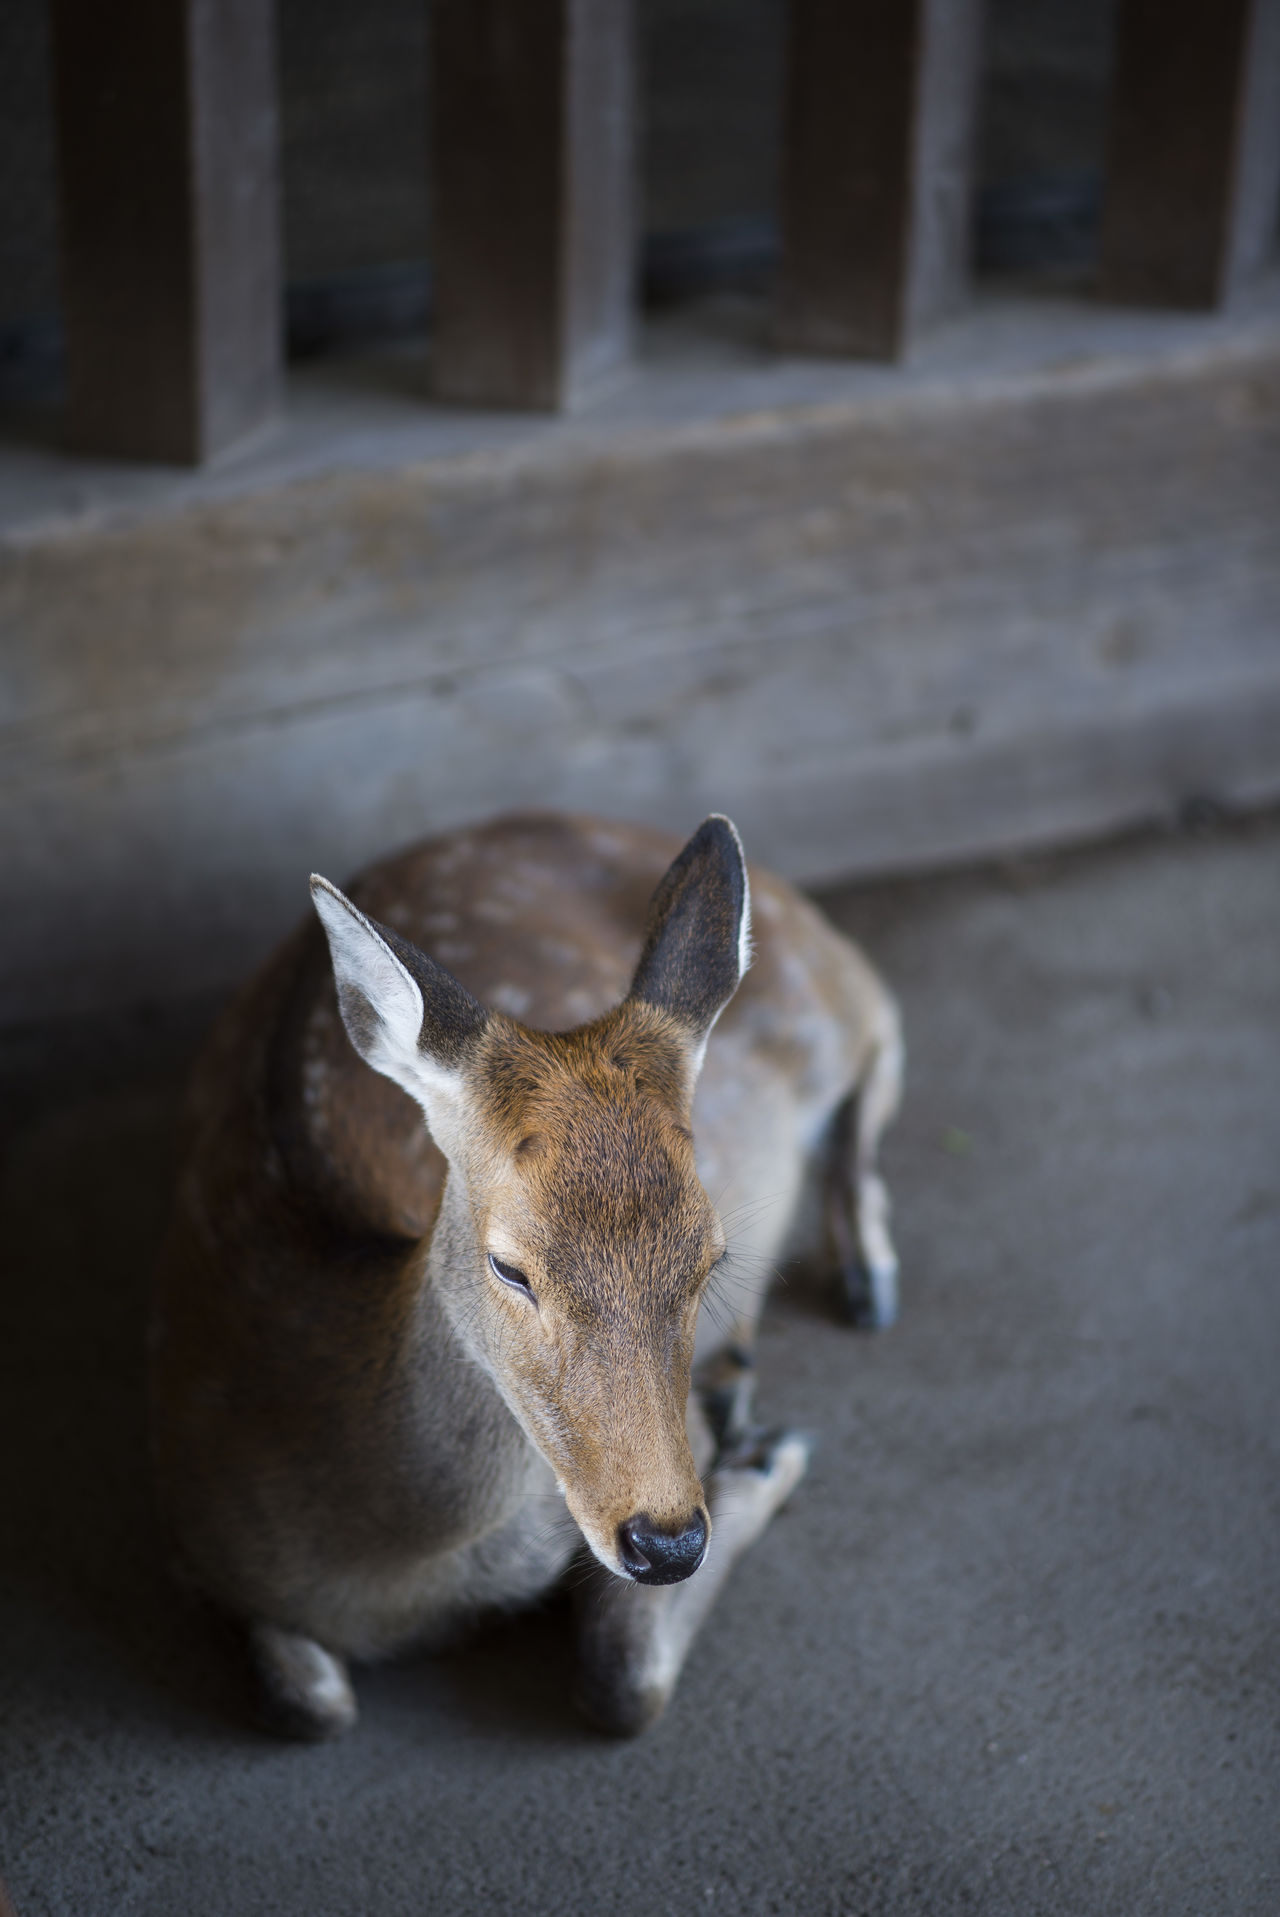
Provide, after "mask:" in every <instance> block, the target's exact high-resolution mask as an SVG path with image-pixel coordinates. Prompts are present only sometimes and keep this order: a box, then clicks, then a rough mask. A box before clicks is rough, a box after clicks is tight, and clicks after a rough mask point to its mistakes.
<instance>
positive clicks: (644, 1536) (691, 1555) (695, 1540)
mask: <svg viewBox="0 0 1280 1917" xmlns="http://www.w3.org/2000/svg"><path fill="white" fill-rule="evenodd" d="M706 1549H707V1520H706V1517H705V1515H704V1514H703V1513H702V1512H701V1511H695V1512H694V1514H693V1516H692V1517H691V1518H690V1520H689V1522H688V1523H687V1524H686V1525H685V1526H684V1527H683V1529H682V1530H679V1531H674V1532H673V1531H662V1530H659V1529H658V1527H657V1526H656V1525H655V1523H654V1521H653V1519H652V1518H651V1517H650V1516H649V1515H648V1513H647V1512H644V1511H641V1512H639V1513H638V1514H637V1515H636V1516H635V1517H634V1518H627V1519H626V1521H625V1522H624V1523H622V1524H620V1525H619V1526H618V1555H619V1557H620V1558H621V1559H622V1562H623V1564H624V1565H625V1566H626V1568H627V1570H628V1571H629V1572H630V1573H631V1576H632V1577H633V1578H634V1579H635V1581H636V1583H637V1584H678V1583H679V1582H680V1580H681V1578H687V1577H690V1576H692V1574H693V1572H695V1571H696V1570H697V1568H698V1566H699V1565H700V1564H701V1563H702V1560H703V1557H704V1556H705V1555H706Z"/></svg>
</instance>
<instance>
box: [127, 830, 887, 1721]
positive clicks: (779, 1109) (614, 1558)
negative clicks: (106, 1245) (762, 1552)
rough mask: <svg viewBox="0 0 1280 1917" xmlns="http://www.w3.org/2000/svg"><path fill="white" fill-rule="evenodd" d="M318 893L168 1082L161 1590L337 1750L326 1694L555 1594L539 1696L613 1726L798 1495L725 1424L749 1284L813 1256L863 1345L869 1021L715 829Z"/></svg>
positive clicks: (808, 906)
mask: <svg viewBox="0 0 1280 1917" xmlns="http://www.w3.org/2000/svg"><path fill="white" fill-rule="evenodd" d="M312 896H313V900H314V905H315V917H313V918H309V919H308V921H307V922H305V923H304V924H303V925H301V926H300V927H299V928H298V929H297V930H296V931H295V932H294V933H293V935H292V936H291V937H289V938H288V939H287V940H286V941H285V943H284V944H283V945H282V946H281V947H280V948H279V949H278V950H277V951H276V953H275V954H274V956H273V957H272V958H270V959H269V960H268V962H267V963H266V965H265V967H264V968H263V969H262V970H261V971H260V972H259V973H258V974H257V975H256V976H255V977H254V978H253V979H252V980H251V981H250V983H249V984H248V985H247V986H246V987H245V988H244V989H243V990H242V992H241V993H240V995H239V996H238V997H237V998H236V999H235V1000H234V1001H233V1002H232V1004H231V1005H230V1007H229V1009H228V1010H227V1011H226V1012H225V1013H224V1015H223V1016H222V1018H221V1020H220V1022H219V1023H218V1024H217V1025H216V1027H215V1029H214V1031H213V1033H212V1035H211V1037H210V1039H209V1040H208V1041H207V1045H206V1048H205V1050H204V1052H203V1054H202V1056H201V1057H200V1059H199V1060H198V1062H197V1065H196V1068H195V1070H194V1074H193V1078H192V1082H191V1086H190V1091H189V1098H188V1106H187V1115H186V1127H187V1144H186V1149H185V1154H184V1158H183V1162H182V1169H181V1171H180V1174H179V1177H178V1180H177V1187H176V1194H175V1198H174V1204H173V1211H172V1219H171V1223H170V1226H169V1230H168V1234H167V1238H166V1240H165V1244H164V1248H163V1251H162V1255H161V1258H160V1261H159V1268H158V1271H157V1275H156V1281H155V1287H154V1296H153V1308H152V1317H151V1326H150V1340H149V1343H150V1353H149V1396H150V1436H151V1451H152V1458H153V1464H154V1476H155V1484H156V1490H157V1495H158V1499H159V1505H160V1510H161V1513H162V1515H163V1518H164V1521H165V1523H166V1526H167V1529H168V1534H169V1536H170V1538H171V1540H172V1547H173V1551H174V1562H175V1569H177V1570H178V1571H179V1573H180V1575H181V1576H182V1577H183V1578H184V1579H185V1580H186V1581H187V1583H188V1584H190V1585H193V1586H194V1587H195V1589H196V1591H197V1592H198V1593H199V1594H200V1595H201V1597H202V1598H203V1599H204V1600H205V1601H208V1602H211V1603H212V1604H213V1605H214V1606H215V1607H217V1608H218V1609H219V1610H220V1611H221V1612H223V1613H224V1614H227V1615H229V1616H230V1617H231V1618H232V1619H234V1620H235V1621H236V1623H237V1625H238V1626H239V1627H240V1628H241V1630H242V1632H243V1641H244V1642H245V1644H246V1646H247V1651H248V1656H249V1660H250V1664H251V1667H252V1670H253V1672H254V1674H255V1678H256V1686H257V1690H256V1695H257V1697H258V1699H259V1706H260V1710H261V1713H262V1715H263V1717H264V1718H265V1720H266V1721H267V1723H268V1724H269V1725H270V1726H271V1727H272V1728H273V1729H276V1730H278V1731H280V1732H281V1733H283V1734H285V1735H291V1736H296V1737H302V1738H323V1737H331V1736H334V1735H337V1734H339V1733H341V1732H344V1731H347V1730H349V1729H350V1728H351V1726H352V1725H353V1724H354V1723H355V1722H356V1718H357V1702H356V1696H355V1690H354V1685H353V1680H352V1675H351V1670H352V1666H353V1664H354V1665H359V1664H361V1663H366V1662H369V1661H372V1660H378V1659H384V1658H390V1657H394V1656H396V1655H399V1654H402V1653H405V1652H407V1651H410V1650H418V1649H423V1650H428V1651H429V1650H432V1649H438V1648H440V1647H443V1646H446V1645H448V1644H450V1643H452V1642H454V1641H456V1639H457V1638H458V1636H459V1635H460V1633H462V1632H465V1631H468V1630H470V1629H472V1628H474V1627H475V1626H476V1625H477V1624H478V1623H480V1622H482V1621H483V1620H484V1619H486V1618H490V1617H493V1616H495V1615H500V1614H503V1613H512V1612H516V1611H519V1610H521V1609H522V1608H526V1607H530V1606H533V1605H536V1604H538V1603H539V1602H541V1601H542V1600H544V1599H545V1598H546V1597H548V1596H549V1594H551V1593H553V1592H554V1591H556V1590H557V1589H559V1588H561V1587H563V1586H566V1585H570V1586H573V1587H574V1594H573V1598H572V1603H573V1607H574V1616H575V1658H576V1665H575V1669H576V1678H575V1693H574V1695H575V1702H576V1703H577V1705H578V1706H579V1708H580V1709H581V1710H582V1712H583V1713H584V1715H585V1716H586V1718H587V1719H588V1720H589V1721H590V1722H591V1723H592V1724H594V1725H596V1726H598V1727H599V1728H600V1729H602V1730H604V1731H606V1732H610V1733H614V1734H617V1735H631V1734H633V1733H635V1732H637V1731H639V1730H640V1729H642V1728H643V1727H644V1726H645V1725H647V1724H649V1723H651V1722H652V1721H653V1720H654V1719H655V1718H656V1717H657V1716H658V1715H659V1713H660V1712H661V1711H662V1710H663V1708H664V1707H665V1706H666V1704H667V1702H668V1700H669V1699H670V1697H671V1694H672V1691H673V1688H674V1686H675V1683H676V1680H677V1678H678V1676H679V1673H680V1670H681V1667H682V1665H683V1664H684V1661H685V1658H686V1655H687V1653H688V1652H689V1649H690V1646H691V1645H692V1643H693V1641H694V1638H695V1636H696V1635H697V1633H698V1631H699V1629H700V1628H701V1626H702V1624H703V1622H704V1620H705V1619H706V1617H707V1615H708V1613H709V1611H710V1609H711V1607H712V1604H713V1602H714V1600H715V1597H716V1595H717V1593H718V1591H719V1590H720V1589H721V1587H722V1586H723V1584H724V1581H725V1579H726V1578H727V1577H728V1575H729V1573H730V1571H731V1570H732V1568H733V1566H734V1564H735V1563H736V1561H737V1560H738V1559H739V1558H740V1557H741V1555H742V1553H743V1552H744V1551H746V1550H747V1548H748V1547H749V1546H750V1545H752V1544H753V1543H754V1542H755V1540H756V1539H757V1538H759V1537H760V1535H761V1534H762V1532H763V1531H764V1530H765V1528H766V1527H767V1525H768V1524H769V1522H770V1520H771V1518H772V1517H773V1516H774V1514H775V1513H776V1512H777V1511H778V1510H779V1509H780V1507H781V1506H782V1505H783V1504H784V1503H785V1502H786V1501H787V1499H788V1498H789V1497H790V1496H791V1494H792V1493H793V1491H794V1490H795V1488H796V1486H797V1485H798V1483H799V1482H800V1480H801V1478H802V1477H803V1476H804V1473H805V1471H806V1469H807V1466H808V1462H809V1457H810V1448H811V1440H810V1438H809V1437H808V1435H806V1434H805V1433H804V1432H802V1431H799V1430H795V1429H791V1428H776V1429H767V1430H766V1429H763V1428H761V1427H759V1426H757V1425H756V1424H755V1423H754V1422H753V1389H752V1388H753V1383H754V1357H753V1348H754V1343H755V1336H756V1329H757V1325H758V1322H759V1318H760V1313H761V1308H762V1305H763V1302H764V1297H765V1292H766V1290H767V1288H768V1283H769V1280H770V1276H771V1275H772V1274H773V1272H774V1271H775V1270H776V1269H777V1268H778V1267H779V1266H781V1265H782V1264H784V1263H785V1262H787V1261H788V1260H789V1259H791V1258H792V1257H795V1256H800V1255H802V1254H816V1255H818V1256H820V1257H822V1258H824V1259H825V1260H827V1262H828V1263H829V1264H830V1265H831V1267H832V1270H833V1273H834V1277H835V1280H836V1283H837V1286H838V1290H839V1295H840V1297H841V1298H842V1300H843V1305H844V1310H845V1312H846V1315H847V1316H848V1317H849V1318H850V1319H851V1320H852V1321H853V1322H854V1323H855V1324H861V1325H865V1326H867V1327H883V1326H887V1325H889V1324H891V1323H892V1322H893V1319H894V1317H895V1314H896V1308H897V1259H896V1255H895V1252H894V1248H893V1244H892V1240H891V1237H890V1231H889V1201H888V1195H887V1192H886V1189H885V1186H884V1183H883V1181H882V1179H881V1177H880V1175H879V1173H878V1171H877V1147H878V1144H879V1141H880V1138H881V1135H882V1133H883V1131H884V1129H885V1127H886V1125H887V1124H888V1123H889V1121H890V1120H891V1119H892V1117H893V1116H894V1114H895V1111H896V1109H897V1106H898V1102H899V1097H900V1089H901V1080H902V1063H903V1044H902V1033H901V1024H900V1018H899V1014H898V1010H897V1006H896V1003H895V1000H894V998H893V996H892V995H891V993H890V992H889V990H888V988H887V987H886V986H885V984H884V983H883V982H882V981H881V979H880V978H879V976H878V975H877V973H876V972H875V971H874V970H873V968H872V966H871V965H870V963H869V962H868V960H867V959H866V958H865V957H864V956H863V954H862V952H861V951H860V950H859V949H858V948H857V947H856V946H855V945H854V944H853V943H852V942H851V941H850V940H848V939H846V938H845V937H843V936H842V935H841V934H839V933H838V932H837V931H836V930H835V929H834V928H833V927H832V925H831V924H830V923H829V921H828V920H826V919H825V918H824V917H823V916H822V914H821V913H820V912H819V911H818V909H817V908H816V907H815V906H814V905H813V904H812V903H810V902H809V901H808V900H807V899H806V898H804V897H803V896H802V895H801V894H800V892H799V891H797V890H795V889H794V888H793V887H792V886H791V885H790V884H788V883H787V882H786V881H784V880H783V879H781V878H778V877H776V876H774V875H773V874H771V873H770V872H768V871H764V870H760V869H756V868H753V869H752V870H751V871H750V872H748V867H747V864H746V860H745V857H744V854H743V849H742V844H741V841H740V839H739V837H738V834H737V831H736V829H735V828H734V826H733V825H732V823H731V822H730V821H729V820H728V819H727V818H725V817H722V816H720V815H718V814H717V815H713V816H712V817H710V818H708V819H707V820H705V821H704V823H703V824H702V825H701V826H700V827H699V828H698V830H697V831H696V832H695V833H694V835H693V836H692V838H690V839H689V841H688V842H687V844H685V845H684V847H683V849H680V848H679V847H678V843H677V842H675V841H672V840H671V839H669V838H668V837H667V836H666V835H665V834H663V833H661V832H659V831H656V830H652V829H649V828H647V827H640V826H632V825H621V824H615V823H612V822H605V821H601V820H598V819H593V818H587V817H579V816H572V815H562V814H552V813H528V814H516V815H512V816H507V817H503V818H499V819H496V820H493V821H491V822H489V823H487V824H484V825H481V826H477V827H472V828H470V829H466V830H457V831H454V832H451V833H445V834H443V835H441V836H438V837H436V838H433V839H429V840H426V841H423V842H420V843H418V844H416V845H414V846H412V847H410V848H409V849H408V850H407V851H402V852H400V853H398V854H396V855H394V856H392V857H390V858H388V859H386V860H384V861H383V862H382V863H380V864H376V865H374V866H372V867H370V868H368V869H367V870H366V871H364V872H363V873H362V874H361V875H360V876H359V877H358V878H357V879H355V880H354V881H352V882H351V883H350V884H349V887H348V890H347V892H345V893H344V892H342V891H340V890H339V889H338V888H337V887H336V886H335V885H332V884H331V883H330V882H329V881H328V880H327V879H324V878H320V877H318V876H317V877H314V878H313V879H312ZM713 1195H714V1196H713ZM571 1574H572V1575H571Z"/></svg>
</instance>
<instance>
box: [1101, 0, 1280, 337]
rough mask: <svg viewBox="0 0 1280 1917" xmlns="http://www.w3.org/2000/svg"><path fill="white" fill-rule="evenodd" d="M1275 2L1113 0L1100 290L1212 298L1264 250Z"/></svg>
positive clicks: (1268, 247) (1249, 271) (1145, 296)
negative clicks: (1116, 8)
mask: <svg viewBox="0 0 1280 1917" xmlns="http://www.w3.org/2000/svg"><path fill="white" fill-rule="evenodd" d="M1278 199H1280V0H1121V6H1120V13H1119V22H1118V30H1117V48H1116V73H1115V81H1114V88H1113V97H1112V110H1111V134H1110V147H1109V154H1108V164H1107V189H1106V202H1105V207H1104V212H1103V231H1102V269H1101V290H1102V292H1103V295H1104V297H1106V298H1109V299H1114V300H1122V301H1133V302H1136V303H1139V304H1145V305H1152V306H1181V307H1215V306H1220V305H1221V304H1223V303H1224V302H1225V301H1226V300H1227V299H1229V298H1230V296H1231V294H1232V293H1233V292H1234V291H1235V290H1236V289H1237V288H1238V287H1239V286H1240V285H1242V284H1243V283H1244V282H1245V281H1246V280H1248V279H1249V278H1251V277H1253V276H1254V275H1255V274H1256V273H1257V272H1258V271H1259V269H1260V268H1261V267H1262V265H1263V264H1264V263H1265V261H1266V259H1267V257H1268V255H1269V254H1270V252H1271V251H1272V249H1273V247H1274V245H1275V238H1276V215H1277V201H1278Z"/></svg>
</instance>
